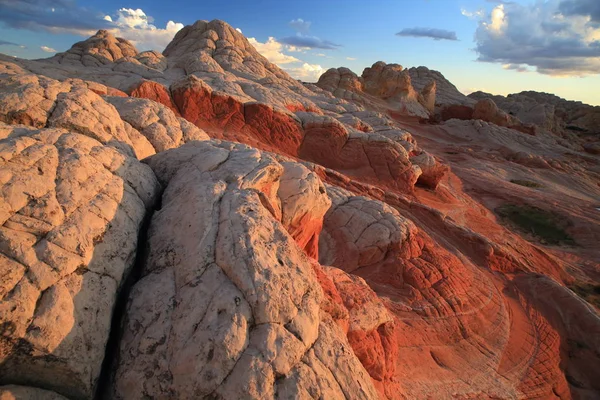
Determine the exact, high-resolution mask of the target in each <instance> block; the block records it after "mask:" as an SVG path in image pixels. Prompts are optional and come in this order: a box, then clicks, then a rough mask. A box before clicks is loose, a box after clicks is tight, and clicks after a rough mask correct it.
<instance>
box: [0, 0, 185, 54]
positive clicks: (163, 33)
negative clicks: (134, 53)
mask: <svg viewBox="0 0 600 400" xmlns="http://www.w3.org/2000/svg"><path fill="white" fill-rule="evenodd" d="M0 21H1V22H2V23H3V24H4V25H5V26H8V27H10V28H15V29H27V30H31V31H46V32H50V33H70V34H75V35H80V36H91V35H93V34H94V33H96V31H97V30H99V29H106V30H108V31H110V32H111V33H113V34H114V35H115V36H118V37H123V38H125V39H128V40H130V41H132V42H133V43H134V44H135V45H136V46H137V47H139V48H140V49H141V50H144V49H156V50H162V49H163V48H164V47H165V46H166V45H167V44H168V43H169V42H170V41H171V39H173V36H175V33H177V31H179V30H180V29H181V28H183V24H181V23H178V22H174V21H168V22H167V24H166V25H165V27H164V28H159V27H157V26H156V25H154V19H153V18H152V17H151V16H149V15H146V13H145V12H144V11H143V10H141V9H139V8H138V9H131V8H121V9H119V10H117V11H116V13H115V14H113V15H106V13H102V12H99V11H96V10H92V9H89V8H86V7H82V6H80V5H78V4H77V3H76V1H74V0H21V1H14V0H0Z"/></svg>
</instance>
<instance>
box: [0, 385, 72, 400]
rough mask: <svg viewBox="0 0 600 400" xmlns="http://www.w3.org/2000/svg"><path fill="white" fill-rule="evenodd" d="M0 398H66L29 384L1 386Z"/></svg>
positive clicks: (58, 399)
mask: <svg viewBox="0 0 600 400" xmlns="http://www.w3.org/2000/svg"><path fill="white" fill-rule="evenodd" d="M0 399H2V400H66V397H63V396H61V395H59V394H57V393H54V392H50V391H48V390H43V389H37V388H33V387H28V386H17V385H7V386H0Z"/></svg>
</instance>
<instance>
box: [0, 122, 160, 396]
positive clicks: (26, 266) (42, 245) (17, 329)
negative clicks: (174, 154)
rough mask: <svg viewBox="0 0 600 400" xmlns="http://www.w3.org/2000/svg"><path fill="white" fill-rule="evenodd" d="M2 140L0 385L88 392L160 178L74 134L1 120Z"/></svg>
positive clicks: (124, 156)
mask: <svg viewBox="0 0 600 400" xmlns="http://www.w3.org/2000/svg"><path fill="white" fill-rule="evenodd" d="M0 137H2V139H3V140H2V141H1V142H0V143H1V144H0V146H1V148H2V154H3V157H2V160H3V162H2V165H1V170H2V174H3V176H4V178H3V180H2V181H3V190H2V193H3V198H2V202H1V203H0V204H2V206H1V212H0V219H1V221H0V222H2V228H0V251H1V253H0V258H1V259H2V262H1V263H0V265H1V268H2V270H3V272H2V275H3V276H4V279H3V285H2V298H3V301H2V306H1V307H0V321H1V325H2V326H3V330H2V338H1V342H2V344H1V347H2V351H1V357H2V361H1V363H2V369H1V372H0V382H10V383H21V384H29V385H33V386H37V387H44V388H49V389H53V390H55V391H57V392H59V393H62V394H65V395H68V396H71V397H74V398H89V397H91V396H92V395H93V393H94V390H95V385H96V382H97V379H98V376H99V374H100V367H101V364H102V361H103V359H104V346H105V345H106V342H107V339H108V335H109V331H110V321H111V315H112V311H113V307H114V305H115V301H116V296H117V293H118V291H119V287H120V285H121V283H122V282H123V280H124V278H125V277H126V276H127V274H128V272H129V270H130V269H131V267H132V266H133V262H134V260H135V254H136V248H137V236H138V233H139V230H140V226H141V223H142V220H143V218H144V216H145V214H146V210H147V209H148V208H150V207H152V205H153V203H154V199H155V196H156V194H157V192H158V182H157V181H156V178H155V177H154V174H153V173H152V171H151V170H150V168H149V167H148V166H146V165H143V164H140V163H139V162H138V161H137V160H136V159H134V158H132V157H131V156H128V155H127V154H123V153H122V152H120V151H119V150H117V149H115V148H113V147H109V146H105V145H103V144H102V143H101V142H99V141H98V140H95V139H93V138H90V137H87V136H84V135H82V134H78V133H73V132H69V131H66V130H64V129H41V130H36V129H33V128H27V127H24V126H14V127H13V126H7V125H2V126H0Z"/></svg>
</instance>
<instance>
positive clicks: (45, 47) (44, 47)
mask: <svg viewBox="0 0 600 400" xmlns="http://www.w3.org/2000/svg"><path fill="white" fill-rule="evenodd" d="M40 49H42V51H45V52H46V53H56V50H54V49H53V48H52V47H48V46H40Z"/></svg>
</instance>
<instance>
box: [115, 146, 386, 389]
mask: <svg viewBox="0 0 600 400" xmlns="http://www.w3.org/2000/svg"><path fill="white" fill-rule="evenodd" d="M148 163H149V165H150V166H151V167H152V168H153V170H154V171H155V172H156V173H157V176H158V178H159V180H160V181H161V182H162V183H163V184H164V185H166V189H165V192H164V195H163V199H162V208H161V210H160V211H158V212H157V213H156V214H155V216H154V217H153V220H152V225H151V227H150V232H149V256H148V260H147V262H146V265H145V266H144V271H143V277H142V279H141V280H140V281H139V282H138V283H137V284H136V286H135V287H134V289H133V291H132V294H131V297H130V301H129V303H128V306H127V317H126V321H125V332H124V336H123V340H122V343H121V351H120V359H119V363H118V365H119V366H118V369H117V372H116V377H115V386H114V395H115V397H116V398H127V399H130V398H144V397H145V396H151V397H163V396H174V397H197V396H209V395H213V396H218V397H221V398H264V397H265V396H266V397H273V396H274V395H275V393H282V394H283V395H284V397H285V398H288V397H289V398H296V397H297V396H300V397H303V396H305V395H306V394H308V393H312V395H316V396H320V397H329V396H332V398H343V397H352V398H365V399H367V398H368V399H373V398H376V394H375V391H374V388H373V386H372V385H371V382H370V381H369V379H368V374H367V373H366V372H365V370H364V369H363V367H362V365H361V364H360V362H359V361H358V359H357V358H356V357H355V355H354V354H353V353H352V351H351V350H350V346H349V345H348V343H347V341H346V338H345V335H344V333H343V331H342V330H341V329H340V328H339V327H337V326H336V325H334V324H333V323H332V321H331V319H330V317H328V316H327V314H323V313H322V312H320V306H319V304H320V299H321V296H322V291H321V287H320V286H319V283H318V281H317V279H316V277H315V275H314V272H313V269H312V267H311V263H310V261H309V259H308V258H307V256H306V255H305V254H304V253H303V251H302V250H301V248H300V247H298V245H297V244H296V243H295V241H294V238H293V237H292V236H291V235H290V233H288V231H287V230H286V226H285V225H286V224H289V225H288V229H291V230H292V231H294V230H295V229H297V227H296V224H295V222H296V217H300V218H302V216H303V215H306V214H307V212H308V210H305V209H299V208H298V207H297V206H294V205H292V204H291V203H290V200H291V198H292V197H293V196H304V199H305V200H307V201H310V203H312V204H318V203H321V204H323V205H326V204H327V199H326V194H325V193H324V190H323V191H320V190H316V191H310V192H308V191H306V190H305V189H304V188H303V187H297V186H296V187H292V186H290V185H289V183H286V182H285V181H287V180H289V179H290V177H291V176H294V175H295V174H298V172H299V173H300V174H301V175H304V176H306V177H307V178H308V181H309V182H310V180H311V179H314V178H311V173H310V172H308V171H307V170H305V169H304V171H302V169H303V168H304V167H302V166H300V165H299V164H295V163H284V164H280V163H278V162H277V161H276V160H275V159H274V158H273V157H271V156H269V155H268V154H266V153H261V152H259V151H257V150H255V149H251V148H248V147H246V146H243V145H234V144H229V143H225V142H223V143H220V144H219V143H213V142H202V143H200V142H195V143H191V144H188V145H185V146H182V147H180V148H179V149H176V150H170V151H167V152H164V153H161V154H158V155H156V156H154V157H152V158H150V159H149V160H148ZM286 170H287V171H289V172H287V173H286V172H285V171H286ZM297 170H299V171H298V172H296V171H297ZM282 177H284V178H283V180H284V183H283V186H281V187H280V186H279V184H280V182H281V179H282ZM294 192H296V194H295V195H294V194H293V193H294ZM279 193H285V195H284V196H283V197H282V198H280V197H279ZM282 208H283V213H282ZM182 210H189V211H187V212H182ZM324 211H325V207H321V208H320V209H319V208H315V207H313V208H312V209H311V213H312V217H311V219H313V220H318V219H320V217H321V218H322V213H324ZM319 213H321V215H319ZM190 215H194V216H195V217H194V218H190V217H189V216H190ZM282 215H283V220H282V221H281V222H280V219H281V216H282ZM282 222H283V224H282ZM315 234H316V232H315ZM240 239H241V240H240ZM298 239H299V238H298V237H296V240H298ZM303 242H304V240H303V241H302V243H303ZM332 351H335V353H332ZM157 360H160V361H159V362H157Z"/></svg>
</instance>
